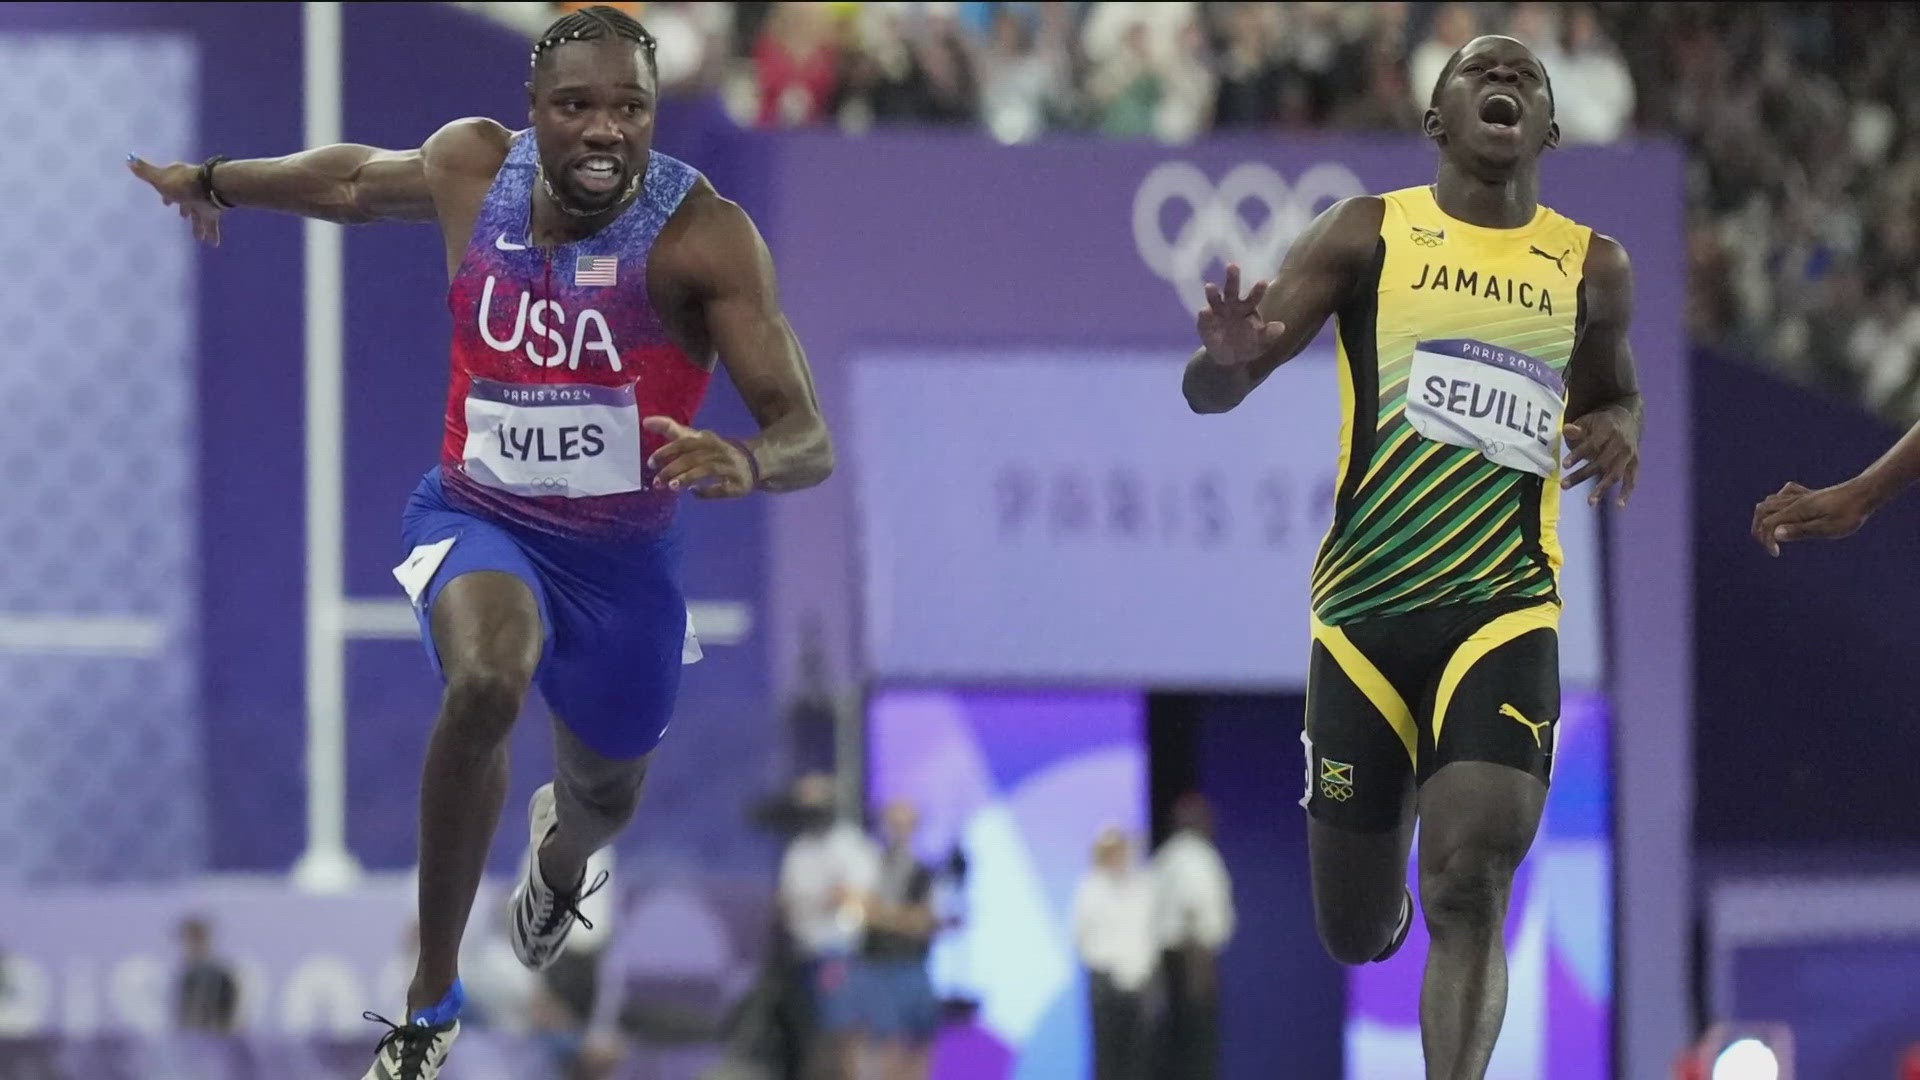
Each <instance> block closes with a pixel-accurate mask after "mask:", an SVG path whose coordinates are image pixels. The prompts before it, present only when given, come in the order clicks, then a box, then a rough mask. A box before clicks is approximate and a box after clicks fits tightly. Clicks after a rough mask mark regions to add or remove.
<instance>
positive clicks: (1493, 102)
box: [1480, 93, 1520, 130]
mask: <svg viewBox="0 0 1920 1080" xmlns="http://www.w3.org/2000/svg"><path fill="white" fill-rule="evenodd" d="M1480 120H1481V122H1482V123H1484V124H1486V125H1488V126H1489V127H1496V128H1503V129H1509V130H1510V129H1512V128H1516V127H1518V126H1520V99H1519V98H1516V97H1514V96H1513V95H1512V94H1502V93H1495V94H1488V95H1487V97H1486V99H1485V100H1484V101H1482V102H1480Z"/></svg>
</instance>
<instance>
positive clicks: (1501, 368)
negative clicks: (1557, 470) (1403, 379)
mask: <svg viewBox="0 0 1920 1080" xmlns="http://www.w3.org/2000/svg"><path fill="white" fill-rule="evenodd" d="M1565 408H1566V384H1565V383H1564V382H1562V381H1561V379H1560V375H1559V373H1558V372H1556V371H1554V370H1553V369H1552V368H1551V367H1548V366H1547V365H1546V364H1545V363H1543V362H1541V361H1539V360H1536V359H1534V358H1533V357H1531V356H1528V355H1527V354H1526V353H1522V352H1516V351H1514V350H1512V349H1503V348H1500V347H1499V346H1497V345H1488V344H1487V343H1485V342H1483V341H1474V340H1472V339H1470V338H1449V339H1446V340H1443V341H1422V342H1420V343H1419V344H1417V345H1415V346H1414V347H1413V374H1412V377H1411V378H1410V379H1409V381H1408V383H1407V422H1408V423H1411V424H1412V425H1413V429H1414V430H1415V431H1417V432H1419V433H1420V434H1422V435H1424V436H1426V437H1427V438H1429V439H1432V440H1433V441H1435V442H1442V443H1446V444H1448V445H1450V446H1464V447H1466V448H1467V449H1469V450H1477V451H1479V453H1480V454H1481V456H1483V457H1485V458H1486V459H1487V460H1488V461H1491V462H1493V463H1494V464H1496V465H1504V466H1506V467H1507V468H1509V469H1518V470H1520V471H1521V472H1530V473H1533V474H1534V475H1536V476H1547V477H1550V476H1552V475H1553V472H1554V460H1555V456H1556V454H1557V452H1558V450H1559V446H1560V416H1561V413H1562V411H1563V410H1564V409H1565Z"/></svg>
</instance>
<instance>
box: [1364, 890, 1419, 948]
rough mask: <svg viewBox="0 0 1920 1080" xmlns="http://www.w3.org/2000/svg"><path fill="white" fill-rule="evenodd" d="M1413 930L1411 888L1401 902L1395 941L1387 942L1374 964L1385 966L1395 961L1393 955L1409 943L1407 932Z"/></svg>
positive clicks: (1394, 933) (1395, 928) (1394, 934)
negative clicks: (1388, 962) (1392, 960)
mask: <svg viewBox="0 0 1920 1080" xmlns="http://www.w3.org/2000/svg"><path fill="white" fill-rule="evenodd" d="M1412 929H1413V890H1412V889H1411V888H1409V889H1408V890H1407V891H1406V895H1405V896H1404V897H1403V898H1402V899H1401V901H1400V925H1399V926H1396V927H1394V929H1393V940H1392V941H1389V942H1387V947H1386V948H1384V949H1381V950H1380V955H1379V956H1376V957H1374V958H1373V962H1374V963H1376V964H1383V963H1386V962H1387V961H1388V960H1391V959H1393V954H1394V953H1397V952H1399V951H1400V946H1402V945H1405V944H1406V943H1407V932H1408V931H1410V930H1412Z"/></svg>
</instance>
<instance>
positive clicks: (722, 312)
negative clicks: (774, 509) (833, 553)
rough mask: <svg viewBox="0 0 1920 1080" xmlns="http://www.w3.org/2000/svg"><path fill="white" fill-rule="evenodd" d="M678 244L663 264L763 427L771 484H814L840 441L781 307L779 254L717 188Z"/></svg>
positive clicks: (761, 444) (753, 442)
mask: <svg viewBox="0 0 1920 1080" xmlns="http://www.w3.org/2000/svg"><path fill="white" fill-rule="evenodd" d="M689 198H695V199H698V200H699V202H698V203H697V204H696V205H695V206H693V207H690V208H689V209H691V210H692V213H691V214H690V215H689V219H688V222H687V225H686V228H685V230H684V231H682V232H681V233H680V234H679V236H678V237H677V238H676V239H675V241H674V242H673V243H672V244H671V246H670V248H669V251H668V253H667V257H666V259H665V260H664V266H665V268H666V269H667V272H668V273H670V274H672V275H673V276H674V277H675V279H676V280H677V281H678V282H680V283H681V284H682V287H684V288H686V289H688V290H689V291H690V293H691V296H692V298H693V300H694V302H695V303H696V304H697V305H698V306H699V308H700V310H701V312H702V313H703V315H704V317H705V320H704V321H705V324H706V327H707V332H708V334H709V335H710V336H711V338H712V342H713V347H714V349H715V351H717V352H718V353H719V356H720V362H721V363H722V364H723V365H725V366H726V369H727V376H728V377H729V378H730V379H732V380H733V385H734V388H735V389H737V390H739V392H740V397H741V399H742V400H744V401H745V402H746V404H747V408H748V410H750V411H751V412H752V413H753V418H754V420H755V421H756V422H757V423H758V424H759V425H760V433H759V434H758V435H756V436H754V437H753V438H751V439H748V440H747V449H748V451H749V452H750V453H751V454H752V455H753V458H754V461H755V463H756V464H757V465H758V467H759V470H760V482H759V486H760V487H762V488H765V489H766V490H768V491H795V490H798V489H800V488H806V487H812V486H813V485H815V484H818V483H819V482H821V481H822V480H825V479H826V478H827V476H828V475H829V474H830V473H832V472H833V440H832V438H831V437H830V436H829V435H828V433H827V425H826V421H825V420H823V419H822V418H821V415H820V402H819V399H818V398H817V397H816V396H815V394H814V388H813V373H812V372H811V371H810V370H809V369H808V367H807V358H806V354H805V353H803V352H802V351H801V349H800V340H799V338H797V337H795V336H794V333H793V327H791V326H789V325H788V324H787V317H786V314H785V313H784V312H782V311H781V310H780V299H779V290H778V288H777V286H776V284H775V281H774V272H773V257H772V255H771V254H770V253H769V252H768V251H767V245H766V243H765V241H763V240H762V239H761V238H760V231H759V230H758V229H756V228H754V225H753V221H752V219H750V218H748V217H747V214H746V211H744V210H742V209H740V207H739V206H738V205H737V204H735V203H732V202H729V201H727V200H726V199H723V198H721V197H720V196H718V195H716V194H713V193H712V192H711V191H710V190H708V191H706V192H697V193H695V194H694V195H691V196H689Z"/></svg>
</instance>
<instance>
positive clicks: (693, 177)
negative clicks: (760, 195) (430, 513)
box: [440, 132, 710, 538]
mask: <svg viewBox="0 0 1920 1080" xmlns="http://www.w3.org/2000/svg"><path fill="white" fill-rule="evenodd" d="M537 165H538V159H537V156H536V147H535V145H534V140H533V137H532V135H531V134H530V133H525V132H523V133H521V134H519V135H517V136H515V138H514V140H513V145H512V149H511V150H510V151H509V153H508V155H507V160H506V163H505V164H504V165H502V166H501V169H500V173H499V175H498V176H497V177H496V178H495V180H494V183H493V187H492V188H491V189H490V190H489V191H488V193H487V198H486V202H485V204H484V206H483V207H482V209H481V211H480V217H479V220H478V221H476V222H475V223H474V228H473V238H472V240H471V241H469V242H468V245H467V253H466V257H465V258H464V259H462V260H461V263H460V269H459V272H458V273H457V274H455V276H454V279H453V283H452V285H451V287H450V289H449V290H448V295H447V306H448V309H449V310H450V311H451V312H452V314H453V364H452V369H453V370H452V379H451V380H450V382H449V385H448V388H447V414H446V436H445V439H444V441H443V442H442V444H441V450H440V464H441V472H442V475H443V477H444V482H445V486H446V490H447V494H448V497H449V500H450V501H451V502H453V503H454V504H455V505H457V506H462V507H464V508H468V509H472V510H474V511H476V512H479V513H482V514H484V515H485V516H487V517H491V518H494V519H497V520H503V521H505V522H509V523H512V524H516V525H524V526H530V527H533V528H536V529H539V530H542V531H546V532H553V533H560V534H563V535H573V536H585V537H607V538H618V537H645V536H657V535H660V534H662V533H664V532H665V531H666V529H667V527H668V526H669V525H670V524H671V522H672V519H673V512H674V505H675V502H676V496H675V494H674V493H672V492H665V491H652V490H648V488H647V483H648V481H649V480H650V476H649V475H648V474H647V472H646V469H645V465H644V463H645V461H646V457H647V455H648V454H650V453H652V452H653V451H654V450H656V449H658V447H659V441H658V439H657V437H656V436H653V435H649V434H647V433H645V432H643V431H642V430H641V426H640V421H641V419H642V418H643V417H647V416H668V417H672V418H673V419H674V420H677V421H679V422H680V423H683V424H691V423H692V422H693V417H694V414H695V413H697V412H698V411H699V409H700V403H701V401H702V399H703V398H704V397H705V396H706V391H707V383H708V381H709V377H710V371H709V370H708V368H707V367H706V366H704V365H703V364H700V363H697V362H695V360H694V359H693V358H691V357H689V356H687V354H686V353H685V352H684V351H682V350H681V348H680V347H679V346H678V345H677V344H675V343H674V341H673V340H672V339H671V338H670V337H669V336H668V334H667V331H666V327H665V325H664V324H663V322H662V320H661V317H660V313H659V312H657V311H655V310H654V306H653V302H652V301H651V300H650V299H649V298H648V295H647V256H648V254H649V252H650V251H651V250H652V248H653V243H654V241H655V240H656V239H657V238H658V237H659V235H660V230H661V229H662V228H663V227H664V226H665V225H666V223H667V219H668V218H670V217H671V216H672V215H673V212H674V210H675V209H676V208H678V207H679V205H680V202H681V200H682V199H684V198H685V197H686V194H687V192H688V190H690V189H691V188H692V187H693V185H694V183H695V182H696V181H697V180H698V179H699V174H698V173H697V172H695V171H694V170H693V169H692V168H691V167H689V166H687V165H686V164H684V163H682V162H679V161H676V160H674V159H673V158H670V157H668V156H666V155H665V154H662V153H659V152H658V151H655V152H653V153H652V154H651V155H650V156H649V158H648V161H647V173H646V177H645V179H644V181H643V187H642V190H641V192H640V195H639V197H638V198H637V199H636V200H635V201H634V203H633V204H632V205H631V206H629V207H628V208H627V209H626V211H625V212H624V213H622V214H621V215H620V217H619V218H618V219H616V220H615V221H614V222H613V223H612V224H610V225H608V226H607V227H606V228H603V229H601V230H600V231H599V232H596V233H594V234H593V235H591V236H588V237H586V238H584V239H581V240H578V241H575V242H573V243H569V244H563V245H561V246H559V247H557V248H553V249H543V248H540V247H536V246H535V245H534V244H533V242H532V238H531V237H530V236H529V226H530V223H531V219H532V212H533V188H534V184H535V183H536V173H537Z"/></svg>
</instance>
